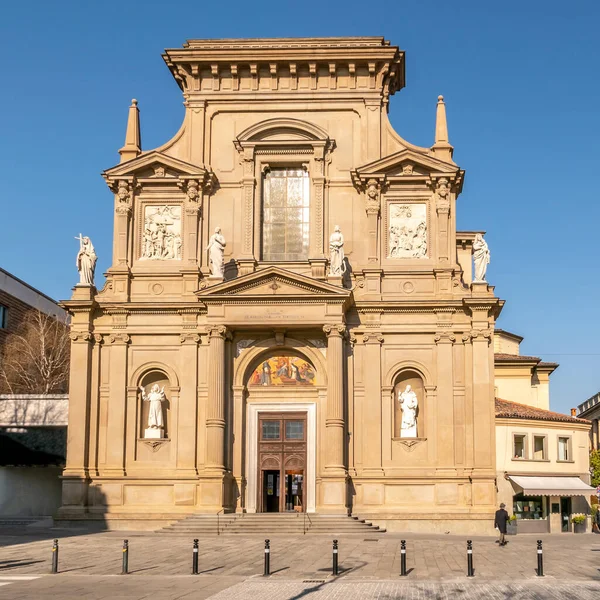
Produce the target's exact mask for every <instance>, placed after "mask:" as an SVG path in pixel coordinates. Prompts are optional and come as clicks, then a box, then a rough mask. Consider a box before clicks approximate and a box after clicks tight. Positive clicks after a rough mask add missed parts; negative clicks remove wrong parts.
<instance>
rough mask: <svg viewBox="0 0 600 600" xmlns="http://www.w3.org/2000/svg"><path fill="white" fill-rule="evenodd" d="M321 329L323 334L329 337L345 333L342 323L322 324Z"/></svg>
mask: <svg viewBox="0 0 600 600" xmlns="http://www.w3.org/2000/svg"><path fill="white" fill-rule="evenodd" d="M323 331H324V332H325V335H326V336H327V337H328V338H329V337H344V334H345V333H346V326H345V325H342V324H337V325H323Z"/></svg>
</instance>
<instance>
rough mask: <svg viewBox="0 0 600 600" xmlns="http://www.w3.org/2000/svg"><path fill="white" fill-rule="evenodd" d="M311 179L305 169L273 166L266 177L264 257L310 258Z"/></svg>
mask: <svg viewBox="0 0 600 600" xmlns="http://www.w3.org/2000/svg"><path fill="white" fill-rule="evenodd" d="M309 186H310V180H309V178H308V173H307V172H306V171H305V170H304V169H272V170H271V171H269V172H268V173H267V174H266V175H265V178H264V186H263V190H264V191H263V230H262V259H263V260H268V261H296V260H306V259H307V258H308V245H309V239H310V225H309V222H310V197H309Z"/></svg>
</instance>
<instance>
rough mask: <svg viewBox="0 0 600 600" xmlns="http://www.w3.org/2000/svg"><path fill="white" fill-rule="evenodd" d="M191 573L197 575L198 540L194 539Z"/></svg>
mask: <svg viewBox="0 0 600 600" xmlns="http://www.w3.org/2000/svg"><path fill="white" fill-rule="evenodd" d="M192 575H198V540H194V549H193V550H192Z"/></svg>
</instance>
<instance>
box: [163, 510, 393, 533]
mask: <svg viewBox="0 0 600 600" xmlns="http://www.w3.org/2000/svg"><path fill="white" fill-rule="evenodd" d="M305 528H306V532H305ZM217 529H218V533H219V534H221V535H244V534H247V535H263V534H265V535H277V534H304V533H311V532H312V533H313V534H322V535H325V534H329V535H335V534H338V533H348V534H352V533H357V534H361V533H368V532H371V533H384V532H385V529H383V528H381V529H380V528H379V527H378V526H376V525H375V526H374V525H372V524H371V523H370V522H369V521H366V520H365V519H360V518H359V517H355V516H352V517H348V516H347V515H339V514H338V515H335V514H312V513H311V514H310V515H307V516H306V517H305V516H304V515H303V514H302V513H250V514H244V515H241V514H227V515H220V516H219V519H217V516H216V515H209V514H195V515H190V516H189V517H187V518H185V519H182V520H181V521H177V522H175V523H172V524H171V525H169V526H167V527H165V528H163V529H162V530H161V531H162V532H164V533H179V534H189V535H193V534H203V535H217Z"/></svg>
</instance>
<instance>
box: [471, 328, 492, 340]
mask: <svg viewBox="0 0 600 600" xmlns="http://www.w3.org/2000/svg"><path fill="white" fill-rule="evenodd" d="M469 335H470V336H471V339H473V340H487V341H488V342H490V341H491V339H492V330H491V329H471V331H470V332H469Z"/></svg>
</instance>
